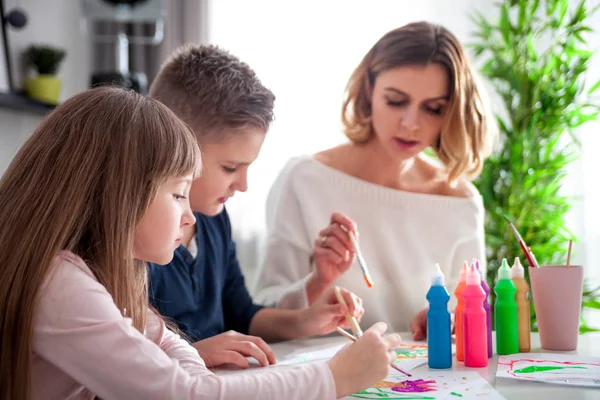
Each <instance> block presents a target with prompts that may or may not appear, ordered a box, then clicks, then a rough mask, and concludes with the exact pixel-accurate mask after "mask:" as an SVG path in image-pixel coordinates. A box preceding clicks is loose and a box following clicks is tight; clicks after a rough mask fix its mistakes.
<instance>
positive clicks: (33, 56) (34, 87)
mask: <svg viewBox="0 0 600 400" xmlns="http://www.w3.org/2000/svg"><path fill="white" fill-rule="evenodd" d="M65 55H66V53H65V51H64V50H62V49H59V48H55V47H51V46H46V45H30V46H29V47H28V48H27V49H25V52H24V53H23V57H24V61H25V65H26V66H27V68H30V69H33V70H35V71H36V72H37V74H36V75H34V76H31V77H29V78H27V80H26V82H25V88H26V91H27V95H28V96H29V97H31V98H33V99H36V100H39V101H41V102H43V103H47V104H57V103H58V98H59V96H60V88H61V81H60V79H59V78H58V77H57V76H56V73H57V71H58V68H59V67H60V63H61V62H62V61H63V59H64V58H65Z"/></svg>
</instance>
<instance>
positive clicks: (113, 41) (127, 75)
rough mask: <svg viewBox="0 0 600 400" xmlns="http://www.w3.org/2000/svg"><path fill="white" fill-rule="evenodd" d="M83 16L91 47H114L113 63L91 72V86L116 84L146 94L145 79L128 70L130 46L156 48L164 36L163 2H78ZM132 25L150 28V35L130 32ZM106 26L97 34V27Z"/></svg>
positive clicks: (161, 0) (153, 0)
mask: <svg viewBox="0 0 600 400" xmlns="http://www.w3.org/2000/svg"><path fill="white" fill-rule="evenodd" d="M81 1H82V3H83V4H82V5H83V7H82V9H83V15H84V17H85V18H86V19H87V20H88V21H89V31H90V36H91V38H92V41H93V43H94V46H96V45H99V44H109V45H110V46H114V60H113V61H114V62H113V65H111V66H110V67H108V69H107V67H106V66H105V67H104V68H103V69H102V70H95V71H93V72H92V76H91V87H96V86H99V85H104V84H116V85H119V86H123V87H126V88H129V89H133V90H135V91H137V92H140V93H142V94H146V93H147V91H148V79H147V76H146V74H145V73H144V71H132V70H131V68H130V65H131V63H130V50H131V45H149V46H156V45H158V44H160V43H161V42H162V40H163V36H164V15H165V5H164V1H163V0H81ZM134 24H146V25H153V27H154V32H153V34H151V35H147V36H140V35H133V34H132V33H131V27H132V25H134ZM101 26H103V27H106V26H110V28H111V29H110V30H109V31H108V32H98V28H99V27H101Z"/></svg>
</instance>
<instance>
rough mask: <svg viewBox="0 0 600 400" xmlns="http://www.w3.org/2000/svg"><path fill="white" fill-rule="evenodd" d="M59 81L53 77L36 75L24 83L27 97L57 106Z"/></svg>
mask: <svg viewBox="0 0 600 400" xmlns="http://www.w3.org/2000/svg"><path fill="white" fill-rule="evenodd" d="M61 83H62V82H61V81H60V79H58V78H57V77H56V76H55V75H46V74H42V75H37V76H35V77H31V78H28V79H27V81H26V82H25V87H26V89H27V95H28V96H29V97H31V98H32V99H36V100H39V101H41V102H43V103H46V104H53V105H55V104H58V98H59V97H60V87H61Z"/></svg>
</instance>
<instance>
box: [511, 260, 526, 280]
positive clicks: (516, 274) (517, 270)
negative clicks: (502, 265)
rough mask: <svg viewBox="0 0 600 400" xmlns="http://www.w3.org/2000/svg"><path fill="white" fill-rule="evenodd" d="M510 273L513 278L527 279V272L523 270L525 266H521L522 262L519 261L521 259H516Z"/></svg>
mask: <svg viewBox="0 0 600 400" xmlns="http://www.w3.org/2000/svg"><path fill="white" fill-rule="evenodd" d="M510 273H511V275H512V277H513V278H524V277H525V270H524V269H523V264H521V260H520V259H519V257H516V258H515V263H514V264H513V267H512V269H511V270H510Z"/></svg>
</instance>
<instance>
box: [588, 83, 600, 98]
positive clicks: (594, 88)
mask: <svg viewBox="0 0 600 400" xmlns="http://www.w3.org/2000/svg"><path fill="white" fill-rule="evenodd" d="M598 88H600V80H599V81H598V82H596V83H595V84H594V86H592V88H591V89H590V90H588V92H587V94H588V95H590V94H592V93H594V92H595V91H596V90H598Z"/></svg>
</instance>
